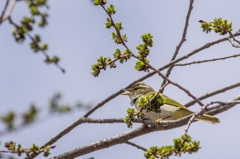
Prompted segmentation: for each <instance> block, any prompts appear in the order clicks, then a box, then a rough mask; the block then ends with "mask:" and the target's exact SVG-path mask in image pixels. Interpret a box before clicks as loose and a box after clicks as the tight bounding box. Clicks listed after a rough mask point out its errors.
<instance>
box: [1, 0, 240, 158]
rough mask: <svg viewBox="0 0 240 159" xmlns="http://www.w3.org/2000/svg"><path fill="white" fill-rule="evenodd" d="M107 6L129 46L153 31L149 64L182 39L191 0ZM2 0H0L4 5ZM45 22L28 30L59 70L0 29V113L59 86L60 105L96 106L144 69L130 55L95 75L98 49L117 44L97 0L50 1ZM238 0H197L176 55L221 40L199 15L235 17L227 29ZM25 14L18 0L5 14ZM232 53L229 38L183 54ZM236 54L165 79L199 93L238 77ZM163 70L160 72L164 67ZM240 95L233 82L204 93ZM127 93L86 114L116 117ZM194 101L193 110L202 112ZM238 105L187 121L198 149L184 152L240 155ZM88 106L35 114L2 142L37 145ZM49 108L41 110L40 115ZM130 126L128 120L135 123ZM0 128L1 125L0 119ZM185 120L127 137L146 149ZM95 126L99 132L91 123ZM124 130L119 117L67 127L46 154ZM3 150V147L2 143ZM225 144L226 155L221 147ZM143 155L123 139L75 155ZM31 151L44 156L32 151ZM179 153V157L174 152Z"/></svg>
mask: <svg viewBox="0 0 240 159" xmlns="http://www.w3.org/2000/svg"><path fill="white" fill-rule="evenodd" d="M110 3H112V4H114V6H115V7H116V10H117V13H116V15H114V16H113V18H114V20H115V21H116V22H119V21H121V22H122V23H123V26H124V29H123V31H122V33H125V34H127V36H128V42H127V44H128V46H129V48H130V49H131V50H132V51H133V52H135V53H136V49H135V48H136V46H137V45H138V44H139V43H141V39H140V36H141V34H143V33H151V34H152V35H153V36H154V38H153V40H154V45H153V47H152V48H151V54H150V56H149V60H150V62H151V64H152V65H153V66H155V67H157V68H158V67H161V66H163V65H164V64H166V63H168V62H169V61H170V59H171V56H172V54H173V53H174V51H175V48H176V45H177V44H178V43H179V41H180V39H181V36H182V30H183V27H184V22H185V17H186V13H187V9H188V5H189V1H177V0H175V1H156V0H155V1H137V0H132V1H127V0H122V1H114V0H111V1H108V4H110ZM3 4H4V1H1V2H0V8H1V9H2V8H3ZM49 6H50V9H49V15H50V17H49V25H48V26H47V27H46V28H44V29H41V28H37V27H36V28H35V30H34V31H33V32H32V33H31V35H34V34H40V35H41V37H42V41H43V42H47V43H49V50H48V51H47V53H48V54H49V55H57V56H59V57H60V59H61V61H60V65H61V66H63V67H64V68H65V69H66V73H65V74H63V73H61V71H60V70H58V69H57V68H56V67H55V66H54V65H46V64H45V63H44V62H43V61H44V56H43V55H42V54H41V53H38V54H35V53H33V52H32V51H31V50H30V48H29V45H28V43H29V39H28V40H26V41H25V42H24V43H23V44H17V43H16V42H15V41H14V38H13V36H12V35H11V30H12V29H13V26H11V25H10V24H9V23H8V21H5V22H4V23H2V25H1V29H0V44H1V47H0V60H1V62H0V103H1V106H0V113H1V114H2V113H6V112H8V111H9V110H16V111H17V112H23V111H24V110H26V109H27V108H28V107H29V104H31V103H36V104H37V105H38V106H46V105H47V104H48V100H49V98H50V97H51V96H52V95H53V94H54V93H56V92H61V93H62V94H63V96H64V98H63V101H62V102H63V103H69V104H74V103H75V102H76V101H79V100H80V101H83V102H85V103H92V104H93V105H95V104H97V103H98V102H100V101H101V100H103V99H104V98H105V97H107V96H109V95H110V94H112V93H114V92H116V91H118V90H119V89H121V88H123V87H125V86H126V85H127V84H128V83H130V82H132V81H134V80H136V79H138V78H140V77H142V76H143V75H145V74H146V73H144V72H137V71H135V70H134V65H135V60H134V59H131V60H130V61H128V62H127V63H124V64H119V63H117V68H116V69H114V70H107V71H103V72H101V74H100V76H99V77H98V78H94V77H93V76H92V75H91V74H90V72H91V65H92V64H94V63H95V62H96V60H97V58H98V57H99V56H100V55H102V56H107V57H111V56H112V53H113V52H114V51H115V49H116V48H119V49H123V47H122V46H120V45H116V44H115V43H114V42H113V40H112V39H111V32H112V31H113V30H111V29H105V28H104V23H105V20H106V17H107V15H106V13H105V12H104V11H103V9H102V8H101V7H96V6H94V5H92V3H91V2H90V1H89V0H88V1H77V0H72V1H56V0H52V1H50V2H49ZM239 6H240V1H237V0H229V1H228V2H227V3H220V2H219V1H217V0H212V1H207V0H202V1H195V3H194V8H193V11H192V15H191V18H190V25H189V29H188V34H187V41H186V42H185V43H184V45H183V47H182V49H181V50H180V52H179V55H178V57H180V56H183V55H185V54H187V53H189V52H191V51H192V50H194V49H196V48H199V47H200V46H202V45H204V44H205V43H207V42H211V41H214V40H217V39H219V38H222V37H220V36H218V35H217V34H214V33H211V34H205V33H203V32H202V30H201V29H200V24H199V23H198V20H200V19H202V20H205V21H211V20H213V19H214V18H215V17H222V18H224V19H228V20H229V21H232V22H233V29H234V30H233V32H235V31H237V30H238V29H239V26H240V21H239V20H238V18H237V17H238V16H237V15H238V10H239ZM24 15H29V11H28V9H27V6H26V4H25V2H19V3H17V5H16V6H15V8H14V10H13V13H12V19H13V20H14V21H15V22H17V23H19V22H20V20H21V18H22V17H23V16H24ZM237 53H239V50H238V49H236V48H233V47H232V46H231V45H230V44H229V42H224V43H221V44H218V45H215V46H213V47H211V48H210V49H206V50H204V51H202V52H201V53H198V54H197V55H195V56H193V57H191V58H189V59H187V60H185V61H184V62H187V61H188V62H190V61H194V60H200V59H210V58H213V57H222V56H227V55H232V54H237ZM239 67H240V63H239V59H238V58H234V59H230V60H225V61H220V62H214V63H206V64H201V65H191V66H188V67H176V68H175V69H174V70H173V71H172V74H171V76H170V79H171V80H173V81H176V82H177V83H178V84H180V85H182V86H183V87H185V88H187V89H188V90H190V91H191V93H193V94H194V95H195V96H201V95H203V94H205V93H207V92H211V91H213V90H216V89H218V88H221V87H224V86H227V85H230V84H233V83H236V82H239V80H240V77H239V75H238V71H239V69H238V68H239ZM163 72H164V71H163ZM145 82H146V83H147V84H149V85H151V86H152V87H154V88H155V89H159V87H160V85H161V82H162V79H161V78H160V77H158V76H153V77H151V78H149V79H147V80H146V81H145ZM165 94H166V95H168V96H170V97H172V98H174V99H176V100H177V101H179V102H180V103H183V104H184V103H187V102H188V101H189V100H191V98H190V97H188V96H187V95H186V94H185V93H184V92H182V91H181V90H179V89H178V88H176V87H174V86H168V87H167V88H166V89H165ZM238 94H239V88H236V89H234V90H231V91H229V92H226V93H223V94H220V95H218V96H214V97H212V98H209V99H206V100H204V101H203V102H204V103H208V102H210V101H213V100H220V101H228V100H230V99H232V98H233V97H235V96H236V95H238ZM129 102H130V101H129V99H128V98H126V97H122V96H119V97H117V98H115V99H114V100H112V101H110V102H109V103H107V104H106V105H105V106H104V107H102V108H101V109H99V110H98V111H96V112H95V113H93V114H92V115H91V116H90V117H92V118H122V117H124V116H125V115H126V109H127V108H128V107H130V105H129ZM199 108H200V107H199V106H198V105H195V106H194V107H191V108H190V109H191V110H195V111H196V110H199ZM239 111H240V108H239V106H236V107H235V108H233V109H231V110H229V111H227V112H225V113H223V114H220V115H217V117H218V118H220V120H221V123H220V124H218V125H211V124H207V123H203V122H197V123H194V124H193V125H192V126H191V128H190V131H189V133H190V135H191V136H192V137H193V138H194V139H196V140H200V141H201V146H202V149H201V150H200V151H199V152H198V153H197V154H193V155H183V157H184V158H185V159H190V158H194V159H201V158H212V157H214V158H219V159H225V158H237V156H239V155H238V146H239V145H238V143H239V142H240V138H239V133H240V129H239V128H238V126H236V124H235V123H236V122H237V121H239V115H238V112H239ZM84 113H85V111H83V110H82V111H77V112H73V113H71V114H68V115H55V116H53V117H52V118H48V117H47V119H46V120H44V122H41V121H42V119H41V120H39V122H37V124H36V125H32V126H30V127H28V128H25V129H23V130H20V131H18V132H15V133H10V134H8V135H5V136H3V137H2V138H1V142H2V143H4V142H6V141H9V140H13V141H16V142H18V143H22V145H23V146H25V147H29V146H31V145H32V143H36V144H37V145H42V144H43V143H45V142H46V141H48V140H49V139H50V138H51V137H52V136H54V135H56V134H57V133H58V132H59V131H61V130H62V129H64V128H65V127H66V126H68V125H70V124H71V123H72V122H74V121H75V120H77V119H78V118H79V117H81V116H82V115H83V114H84ZM46 116H47V115H45V116H43V117H42V118H45V117H46ZM137 126H138V124H134V126H133V127H137ZM1 128H2V127H1ZM184 128H185V127H180V128H177V129H174V130H168V131H163V132H154V133H151V134H147V135H144V136H141V137H138V138H135V139H133V140H131V141H133V142H136V143H137V144H140V145H141V146H143V147H146V148H148V147H149V146H154V145H158V146H161V145H168V144H171V143H172V139H173V138H175V137H179V136H180V135H181V134H182V133H183V131H184ZM96 130H97V131H96ZM127 130H129V129H128V128H127V127H126V125H125V124H114V125H111V124H106V125H100V124H99V125H93V124H85V125H80V126H78V127H77V128H76V129H74V130H73V131H72V132H70V133H69V134H67V135H66V136H64V137H63V138H62V139H60V140H59V141H58V142H57V143H55V145H57V147H56V148H55V149H54V150H53V151H52V153H51V154H52V155H51V156H55V155H57V154H60V153H63V152H66V151H69V150H72V149H74V148H76V147H80V146H83V145H85V144H89V143H92V142H95V141H98V140H100V139H104V138H106V137H110V136H113V135H117V134H119V133H122V132H125V131H127ZM1 149H2V148H1ZM226 150H229V151H231V153H226ZM87 157H95V158H96V159H101V158H115V159H120V158H131V157H133V158H144V157H143V152H142V151H140V150H138V149H135V148H134V147H131V146H128V145H124V144H122V145H116V146H113V147H111V148H109V149H104V150H100V151H96V152H94V153H91V154H88V155H85V156H83V157H79V158H87ZM38 158H42V156H41V155H39V157H38ZM172 158H177V157H172Z"/></svg>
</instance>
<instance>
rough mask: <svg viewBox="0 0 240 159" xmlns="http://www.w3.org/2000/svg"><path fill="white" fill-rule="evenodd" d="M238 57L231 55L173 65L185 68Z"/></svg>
mask: <svg viewBox="0 0 240 159" xmlns="http://www.w3.org/2000/svg"><path fill="white" fill-rule="evenodd" d="M238 56H240V54H234V55H231V56H225V57H219V58H213V59H208V60H200V61H193V62H188V63H182V64H181V63H180V64H174V66H187V65H192V64H200V63H205V62H212V61H218V60H225V59H229V58H234V57H238Z"/></svg>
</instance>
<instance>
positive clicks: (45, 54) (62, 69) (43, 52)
mask: <svg viewBox="0 0 240 159" xmlns="http://www.w3.org/2000/svg"><path fill="white" fill-rule="evenodd" d="M8 21H9V23H10V24H12V25H14V26H15V27H16V28H20V27H19V26H18V25H17V24H16V23H15V22H13V21H12V19H11V17H9V18H8ZM26 35H27V36H28V37H29V38H30V39H31V40H32V42H33V43H37V42H36V41H35V39H34V38H33V37H32V36H31V35H30V34H29V33H26ZM38 47H39V46H38ZM40 51H41V52H42V54H43V55H44V56H45V58H46V59H49V58H50V57H49V55H48V54H47V53H46V52H45V51H44V50H41V49H40ZM54 64H55V66H56V67H57V68H58V69H60V70H61V71H62V72H63V73H65V69H64V68H63V67H61V66H60V65H59V64H58V63H54Z"/></svg>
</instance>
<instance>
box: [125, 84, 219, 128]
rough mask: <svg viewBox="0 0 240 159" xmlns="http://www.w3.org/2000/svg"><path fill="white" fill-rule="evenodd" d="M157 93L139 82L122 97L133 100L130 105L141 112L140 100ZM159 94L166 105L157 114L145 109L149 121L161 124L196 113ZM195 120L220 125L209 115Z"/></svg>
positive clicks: (145, 116) (162, 105)
mask: <svg viewBox="0 0 240 159" xmlns="http://www.w3.org/2000/svg"><path fill="white" fill-rule="evenodd" d="M156 93H157V92H156V91H155V90H154V89H153V88H152V87H150V86H148V85H147V84H145V83H144V82H137V83H135V84H134V85H133V86H132V87H130V88H129V89H126V90H125V92H124V93H122V95H125V96H129V98H130V100H131V101H130V104H131V105H132V106H133V105H135V108H136V110H137V111H139V110H141V108H140V107H139V103H138V102H139V100H140V99H141V98H144V97H147V96H151V95H152V96H153V94H156ZM159 94H160V96H161V97H162V98H163V101H164V104H161V105H160V107H159V111H157V112H156V111H149V110H146V109H143V110H142V113H143V114H144V118H146V119H149V120H155V121H156V122H159V121H161V120H165V121H171V120H178V119H180V118H183V117H185V116H188V115H191V114H193V113H194V112H193V111H191V110H189V109H188V108H187V107H185V106H184V105H182V104H180V103H179V102H177V101H175V100H174V99H172V98H169V97H168V96H166V95H164V94H162V93H159ZM151 107H152V106H151ZM194 120H200V121H204V122H208V123H212V124H217V123H220V120H219V119H218V118H216V117H214V116H211V115H207V114H203V115H199V116H196V117H195V118H194Z"/></svg>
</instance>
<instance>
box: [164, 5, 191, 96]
mask: <svg viewBox="0 0 240 159" xmlns="http://www.w3.org/2000/svg"><path fill="white" fill-rule="evenodd" d="M193 3H194V0H190V3H189V7H188V12H187V16H186V21H185V26H184V29H183V34H182V39H181V40H180V42H179V44H178V45H177V47H176V50H175V53H174V54H173V57H172V59H171V61H173V60H175V59H176V57H177V55H178V53H179V50H180V48H181V47H182V44H183V43H184V42H185V41H186V35H187V29H188V24H189V19H190V15H191V12H192V9H193ZM173 67H174V65H172V66H170V67H169V69H168V70H167V73H166V75H165V76H166V77H167V78H168V77H169V76H170V74H171V71H172V69H173ZM164 83H166V80H165V79H164V80H163V82H162V86H163V85H164ZM163 91H164V88H163V90H162V92H163ZM162 92H161V93H162Z"/></svg>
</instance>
